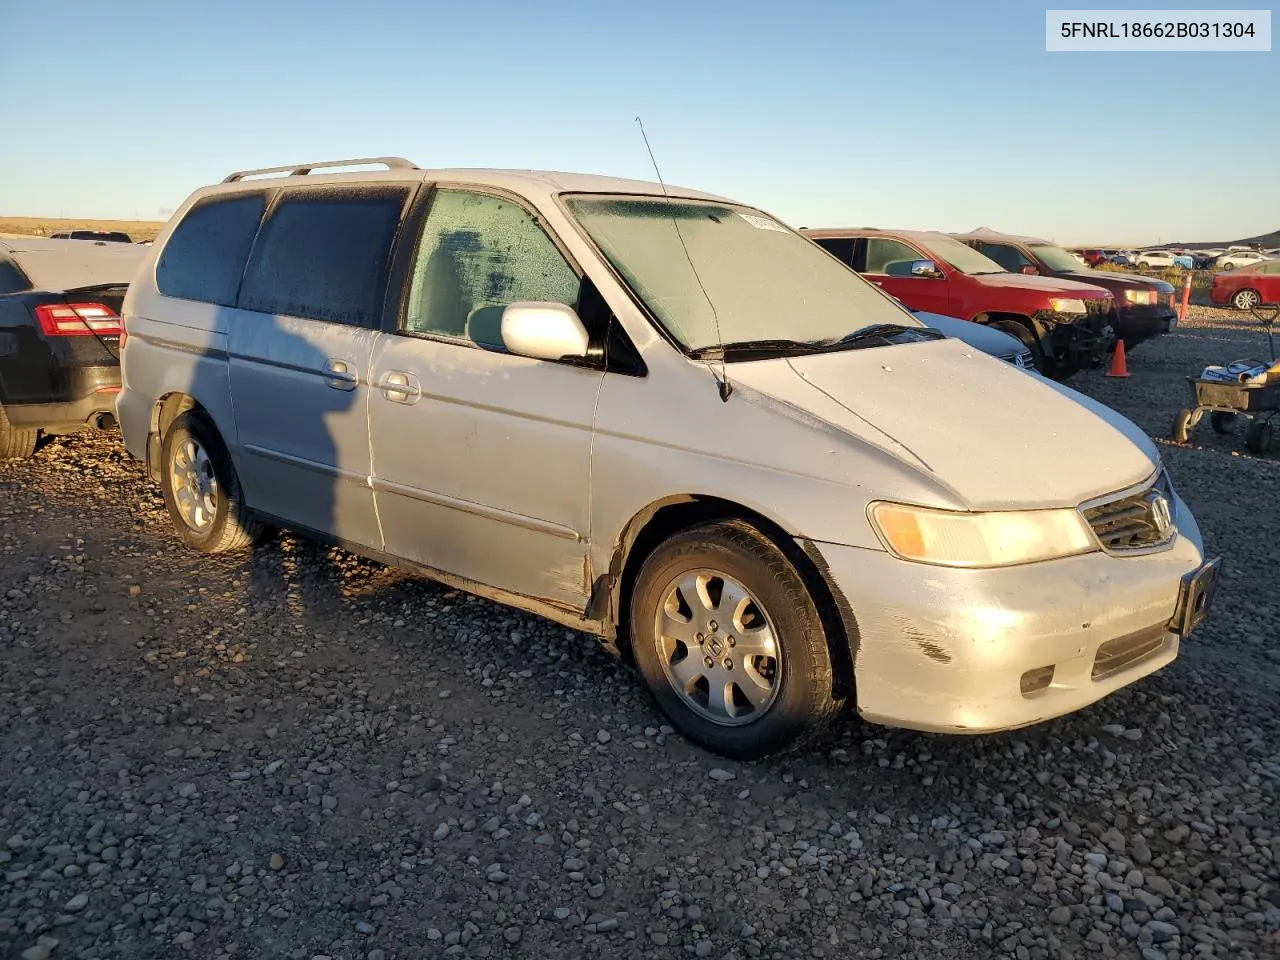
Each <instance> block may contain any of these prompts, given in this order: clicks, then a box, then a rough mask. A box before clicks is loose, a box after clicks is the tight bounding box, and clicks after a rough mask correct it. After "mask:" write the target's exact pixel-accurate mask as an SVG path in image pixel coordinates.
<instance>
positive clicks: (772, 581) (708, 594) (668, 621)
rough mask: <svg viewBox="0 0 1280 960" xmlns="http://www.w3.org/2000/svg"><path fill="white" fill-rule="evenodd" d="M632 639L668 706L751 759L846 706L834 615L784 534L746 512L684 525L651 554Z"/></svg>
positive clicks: (636, 594)
mask: <svg viewBox="0 0 1280 960" xmlns="http://www.w3.org/2000/svg"><path fill="white" fill-rule="evenodd" d="M630 622H631V648H632V654H633V656H634V658H635V663H636V667H637V668H638V669H639V671H640V674H641V676H643V677H644V680H645V683H646V685H647V686H648V687H649V690H650V692H651V693H652V694H653V696H654V699H656V700H657V701H658V705H659V707H661V708H662V710H663V712H664V713H666V715H667V716H668V717H670V718H671V720H672V722H673V723H675V725H676V726H677V727H679V728H680V730H681V731H682V732H683V733H684V734H685V735H687V736H688V737H689V738H690V739H692V740H695V741H697V742H698V743H700V744H702V745H703V746H705V747H707V748H709V749H711V750H714V751H716V752H717V753H721V754H724V755H726V756H730V757H734V758H737V759H741V760H750V759H755V758H757V757H761V756H764V755H765V754H768V753H772V752H774V751H777V750H782V749H785V748H787V747H792V746H795V745H797V744H798V743H801V742H802V741H804V740H807V739H809V738H811V737H812V736H814V735H815V734H816V733H817V732H818V731H820V730H821V729H822V728H823V727H824V726H826V724H827V723H828V722H829V721H830V719H831V718H832V717H833V716H835V715H836V713H838V712H839V709H840V707H841V706H842V702H841V701H840V700H839V699H837V698H836V697H835V696H834V694H833V691H834V689H835V684H834V682H833V681H834V677H833V667H832V663H831V658H830V655H829V653H828V649H827V638H826V634H825V631H824V630H823V626H822V620H821V617H820V616H819V613H818V610H817V608H816V606H815V604H814V601H813V598H812V597H811V596H810V595H809V592H808V590H807V589H806V588H805V585H804V582H803V580H802V579H801V576H800V574H799V572H798V571H797V570H796V568H795V567H794V566H793V565H792V564H791V562H790V560H788V559H787V557H786V556H785V555H784V554H783V552H782V551H781V550H780V549H779V548H778V546H777V545H776V544H774V543H773V541H771V540H769V539H768V538H767V537H765V536H764V535H763V534H762V533H760V532H759V531H758V530H756V529H755V528H754V527H752V526H750V525H749V524H746V523H744V522H741V521H725V522H720V523H711V524H705V525H702V526H698V527H695V528H693V529H690V530H687V531H684V532H683V533H678V534H676V535H675V536H673V537H671V538H670V539H668V540H667V541H665V542H664V543H662V544H660V545H659V546H658V547H657V548H655V549H654V551H653V552H652V553H651V554H650V555H649V556H648V558H646V560H645V562H644V564H643V566H642V567H641V568H640V572H639V574H638V576H637V579H636V584H635V589H634V590H633V591H632V595H631V610H630Z"/></svg>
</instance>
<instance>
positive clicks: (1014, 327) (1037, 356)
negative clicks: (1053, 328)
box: [987, 320, 1047, 376]
mask: <svg viewBox="0 0 1280 960" xmlns="http://www.w3.org/2000/svg"><path fill="white" fill-rule="evenodd" d="M987 326H989V327H990V328H991V329H992V330H999V331H1000V332H1001V333H1007V334H1009V336H1011V337H1013V338H1014V339H1015V340H1018V341H1020V342H1021V343H1022V345H1023V346H1024V347H1026V348H1027V349H1028V350H1030V351H1031V361H1032V363H1034V364H1035V368H1036V370H1038V371H1039V372H1040V373H1045V356H1044V350H1043V348H1041V346H1040V338H1039V337H1037V336H1036V335H1035V333H1033V332H1032V330H1031V329H1030V328H1029V327H1027V326H1025V325H1024V324H1021V323H1018V321H1016V320H992V321H991V322H990V323H989V324H987ZM1046 376H1047V374H1046Z"/></svg>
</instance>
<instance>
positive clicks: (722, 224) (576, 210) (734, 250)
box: [566, 195, 924, 351]
mask: <svg viewBox="0 0 1280 960" xmlns="http://www.w3.org/2000/svg"><path fill="white" fill-rule="evenodd" d="M566 203H567V205H568V207H569V210H570V211H571V212H572V213H573V215H574V216H575V217H576V218H577V220H578V222H579V223H581V224H582V226H583V228H584V229H585V230H586V232H587V234H588V235H589V236H590V237H591V239H592V240H593V241H595V243H596V245H597V246H598V247H599V248H600V251H601V252H602V253H603V254H604V256H605V258H606V259H607V260H608V261H609V262H610V263H611V264H612V265H613V268H614V269H615V270H617V271H618V273H619V275H620V276H621V277H622V278H623V279H624V280H625V281H626V282H627V284H628V285H629V286H630V287H631V289H632V291H633V292H634V293H635V295H636V296H637V297H638V298H639V299H640V300H641V301H643V303H644V304H645V306H646V307H648V308H649V310H650V312H651V313H652V314H653V316H654V317H655V318H656V319H657V320H658V322H659V323H661V324H662V325H663V327H665V328H666V330H667V331H668V332H669V333H670V334H671V336H672V337H674V338H675V339H676V340H678V341H679V342H680V343H681V344H682V345H683V346H684V347H685V349H687V350H690V351H693V350H699V349H703V348H706V347H711V346H715V345H717V344H735V343H746V342H751V341H757V340H796V341H804V342H809V343H819V342H830V341H833V340H838V339H840V338H841V337H843V336H845V335H847V334H849V333H852V332H853V331H855V330H858V329H860V328H862V327H865V326H868V325H869V324H873V323H897V324H901V325H902V326H908V327H921V326H924V324H922V323H921V322H920V321H918V320H916V319H914V318H913V317H912V316H911V315H910V314H909V313H907V311H906V310H905V309H903V308H902V307H900V306H898V305H897V304H895V303H894V302H893V301H891V300H889V299H888V298H887V297H885V296H884V295H883V294H881V293H880V292H879V291H878V290H876V289H875V288H874V287H873V286H871V284H869V283H867V282H866V281H865V280H863V279H862V278H861V277H859V276H858V275H857V274H856V273H854V272H853V271H852V270H850V269H849V268H848V267H845V266H843V265H842V264H841V263H839V261H837V260H836V259H835V258H833V257H831V256H830V255H829V254H827V253H826V252H825V251H824V250H822V248H820V247H819V246H818V245H817V244H815V243H813V242H811V241H809V240H806V239H805V238H804V237H802V236H800V235H799V234H797V233H795V232H794V231H792V230H791V229H790V228H788V227H784V226H782V225H781V224H779V223H777V222H776V221H774V220H773V219H772V218H770V217H767V216H765V215H764V214H763V213H760V212H759V211H758V210H753V209H751V208H749V207H739V206H736V205H729V204H722V203H710V202H704V201H699V200H685V199H671V200H667V199H666V198H663V197H621V196H618V197H615V196H598V195H579V196H575V197H568V198H566ZM686 251H687V254H686ZM691 264H692V265H691ZM694 268H696V270H695V269H694ZM711 304H714V305H715V309H714V311H713V310H712V307H711ZM717 319H718V320H719V335H718V336H717V331H716V321H717Z"/></svg>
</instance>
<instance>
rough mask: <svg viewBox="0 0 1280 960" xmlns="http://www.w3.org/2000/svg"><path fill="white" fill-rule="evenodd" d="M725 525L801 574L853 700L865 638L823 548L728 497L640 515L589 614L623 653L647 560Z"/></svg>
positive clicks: (659, 504) (844, 693)
mask: <svg viewBox="0 0 1280 960" xmlns="http://www.w3.org/2000/svg"><path fill="white" fill-rule="evenodd" d="M722 520H741V521H744V522H746V523H749V524H751V525H752V526H753V527H755V528H756V529H757V530H759V531H760V533H761V534H762V535H763V536H765V537H767V538H768V539H769V540H770V541H772V542H773V543H774V544H775V545H776V546H777V547H778V549H780V550H781V551H782V553H783V555H784V556H786V558H787V559H788V560H789V561H790V562H791V564H792V566H794V567H795V569H796V571H797V572H798V573H799V574H800V577H801V580H802V581H803V582H804V584H805V587H806V588H807V589H808V591H809V594H810V596H811V597H813V599H814V605H815V606H816V607H817V609H818V615H819V617H820V618H821V620H822V626H823V632H824V633H825V635H826V641H827V652H828V655H829V656H830V657H831V665H832V682H833V687H834V689H833V690H832V693H833V695H834V696H837V697H839V698H842V699H843V698H850V699H852V698H853V695H854V667H853V665H854V663H855V662H856V660H857V651H858V646H859V644H860V642H861V635H860V633H859V630H858V623H857V619H856V618H855V616H854V613H853V609H852V607H851V605H850V604H849V601H848V599H847V598H846V597H845V596H844V593H843V592H842V591H841V590H840V588H839V586H838V585H837V584H836V583H835V581H834V579H833V578H832V576H831V572H830V570H829V569H828V567H827V565H826V562H825V561H824V560H823V558H822V554H821V553H820V552H819V550H818V549H817V546H816V545H815V544H814V543H813V542H812V541H810V540H807V539H804V538H797V537H795V536H793V535H792V534H790V533H789V532H787V531H786V530H785V529H784V528H783V527H782V526H781V525H780V524H779V523H778V522H777V521H775V520H772V519H770V518H769V517H767V516H765V515H764V514H762V513H760V512H759V511H757V510H753V509H751V508H750V507H747V506H745V505H743V504H740V503H737V502H736V501H733V500H728V499H725V498H722V497H716V496H710V495H703V494H678V495H673V496H668V497H664V498H662V499H660V500H656V501H654V502H653V503H650V504H648V505H647V506H645V507H644V508H642V509H641V510H639V511H638V512H637V513H636V514H635V515H634V516H633V517H632V518H631V520H630V521H628V523H627V524H626V526H625V527H624V528H623V530H622V533H621V535H620V536H619V537H618V541H617V542H616V543H615V544H614V546H613V550H612V552H611V557H610V563H609V571H608V573H607V574H606V575H605V576H603V577H601V578H600V581H599V582H598V584H597V589H596V590H595V591H593V597H592V602H591V607H590V608H589V613H590V614H591V615H592V616H594V617H596V618H598V619H600V620H602V621H604V624H605V628H606V630H611V631H612V636H611V639H612V640H613V641H614V642H615V643H616V645H617V646H618V648H619V650H620V651H623V652H625V651H626V648H627V644H628V643H629V637H630V625H629V622H628V621H629V617H630V606H631V594H632V591H633V589H634V586H635V581H636V577H637V575H638V574H639V572H640V567H641V565H642V564H643V563H644V561H645V558H646V557H648V556H649V554H650V553H651V552H652V551H653V550H654V548H655V547H657V546H658V545H659V544H660V543H662V542H663V541H664V540H666V539H667V538H669V537H671V536H673V535H675V534H677V533H679V532H681V531H683V530H688V529H690V528H691V527H695V526H699V525H701V524H704V523H714V522H716V521H722Z"/></svg>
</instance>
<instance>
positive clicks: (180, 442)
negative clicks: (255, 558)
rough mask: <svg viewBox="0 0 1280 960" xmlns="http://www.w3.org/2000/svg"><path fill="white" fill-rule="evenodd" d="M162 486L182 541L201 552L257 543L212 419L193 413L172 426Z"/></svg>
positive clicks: (257, 526)
mask: <svg viewBox="0 0 1280 960" xmlns="http://www.w3.org/2000/svg"><path fill="white" fill-rule="evenodd" d="M161 458H162V459H161V464H162V466H161V476H160V483H161V486H162V488H163V490H164V502H165V506H166V507H168V509H169V517H170V519H171V520H173V526H174V528H175V529H176V530H177V532H178V536H179V537H180V538H181V539H182V541H183V542H184V543H185V544H186V545H187V546H189V547H191V548H193V549H195V550H199V551H200V552H201V553H224V552H226V551H228V550H240V549H243V548H245V547H247V546H249V545H250V544H251V543H253V541H254V540H256V539H257V538H258V537H259V535H260V534H261V532H262V527H261V525H260V524H258V523H256V522H254V521H253V520H251V519H250V518H249V512H248V508H247V507H246V506H245V503H244V498H243V496H242V495H241V492H240V478H239V477H238V476H236V470H235V467H234V466H233V465H232V463H231V456H230V454H229V453H228V452H227V448H226V444H224V443H223V442H222V437H221V436H219V434H218V428H217V427H215V426H214V425H213V421H211V420H210V419H209V418H208V416H206V415H205V414H204V413H202V412H200V411H197V410H189V411H187V412H186V413H184V414H182V415H181V416H180V417H178V418H177V419H176V420H174V421H173V423H172V425H170V427H169V429H168V431H167V432H166V433H165V435H164V440H163V442H162V444H161Z"/></svg>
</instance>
